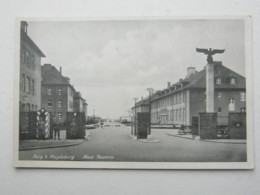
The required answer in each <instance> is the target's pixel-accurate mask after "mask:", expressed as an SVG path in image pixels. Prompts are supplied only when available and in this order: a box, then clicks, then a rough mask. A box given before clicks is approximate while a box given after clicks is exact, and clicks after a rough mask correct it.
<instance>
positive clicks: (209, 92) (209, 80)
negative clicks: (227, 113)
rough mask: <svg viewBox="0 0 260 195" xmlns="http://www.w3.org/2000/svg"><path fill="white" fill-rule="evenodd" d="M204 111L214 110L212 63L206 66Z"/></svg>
mask: <svg viewBox="0 0 260 195" xmlns="http://www.w3.org/2000/svg"><path fill="white" fill-rule="evenodd" d="M206 112H207V113H213V112H214V64H207V66H206Z"/></svg>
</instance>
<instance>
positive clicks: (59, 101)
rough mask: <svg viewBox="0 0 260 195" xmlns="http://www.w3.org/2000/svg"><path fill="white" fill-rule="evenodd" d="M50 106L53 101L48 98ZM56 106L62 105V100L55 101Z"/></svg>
mask: <svg viewBox="0 0 260 195" xmlns="http://www.w3.org/2000/svg"><path fill="white" fill-rule="evenodd" d="M52 106H53V101H52V100H51V99H49V100H48V107H52ZM57 106H58V107H62V100H58V101H57Z"/></svg>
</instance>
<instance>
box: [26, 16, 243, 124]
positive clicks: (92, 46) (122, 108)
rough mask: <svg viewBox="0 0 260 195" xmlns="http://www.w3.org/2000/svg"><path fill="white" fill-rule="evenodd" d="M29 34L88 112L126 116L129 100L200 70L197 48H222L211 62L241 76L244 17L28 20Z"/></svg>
mask: <svg viewBox="0 0 260 195" xmlns="http://www.w3.org/2000/svg"><path fill="white" fill-rule="evenodd" d="M28 24H29V26H28V35H29V36H30V37H31V38H32V40H33V41H34V42H35V43H36V44H37V45H38V47H39V48H40V49H41V50H42V51H43V53H44V54H45V55H46V58H43V59H42V64H44V63H49V64H52V65H54V66H56V68H57V69H59V67H60V66H61V67H62V73H63V75H64V76H68V77H70V79H71V80H70V81H71V84H72V85H74V87H75V88H76V90H77V91H80V92H81V94H82V96H83V98H85V99H86V100H87V103H88V115H93V113H94V114H95V115H98V116H101V117H103V118H110V119H117V118H119V117H120V116H128V115H129V112H128V111H129V110H130V109H131V107H133V106H134V100H133V98H135V97H137V98H138V99H139V100H140V99H141V97H146V96H148V91H147V88H153V89H154V90H155V91H156V90H162V89H164V88H166V87H167V82H171V83H175V82H177V81H178V80H179V79H180V78H184V77H185V76H186V74H187V68H188V67H190V66H193V67H196V70H198V71H200V70H202V69H203V68H204V66H205V65H206V63H207V62H206V56H205V55H204V54H202V53H197V52H196V47H199V48H214V49H225V52H224V53H223V54H216V55H214V56H213V59H214V60H215V61H222V63H223V65H224V66H226V67H228V68H230V69H232V70H234V71H235V72H237V73H239V74H241V75H243V76H245V43H244V22H243V20H206V19H204V20H190V19H189V20H188V19H186V20H117V21H116V20H114V21H111V20H110V21H109V20H107V21H105V20H103V21H100V20H99V21H46V22H44V21H30V22H28Z"/></svg>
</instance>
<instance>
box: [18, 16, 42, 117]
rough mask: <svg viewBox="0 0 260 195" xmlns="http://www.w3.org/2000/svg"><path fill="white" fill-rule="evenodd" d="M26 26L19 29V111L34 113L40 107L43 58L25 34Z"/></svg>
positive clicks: (25, 24) (24, 23)
mask: <svg viewBox="0 0 260 195" xmlns="http://www.w3.org/2000/svg"><path fill="white" fill-rule="evenodd" d="M27 28H28V24H27V22H25V21H22V22H21V29H20V31H21V32H20V33H21V34H20V37H21V42H20V111H22V112H28V111H36V110H38V109H40V107H41V58H42V57H45V55H44V54H43V52H42V51H41V50H40V49H39V47H38V46H37V45H36V44H35V43H34V42H33V41H32V39H31V38H30V37H29V36H28V34H27Z"/></svg>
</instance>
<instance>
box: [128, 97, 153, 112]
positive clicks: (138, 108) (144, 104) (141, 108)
mask: <svg viewBox="0 0 260 195" xmlns="http://www.w3.org/2000/svg"><path fill="white" fill-rule="evenodd" d="M131 109H132V114H133V115H135V112H136V113H138V112H149V99H148V98H145V99H143V98H142V100H141V101H138V102H136V104H135V106H134V107H132V108H131Z"/></svg>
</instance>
